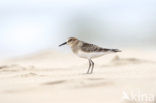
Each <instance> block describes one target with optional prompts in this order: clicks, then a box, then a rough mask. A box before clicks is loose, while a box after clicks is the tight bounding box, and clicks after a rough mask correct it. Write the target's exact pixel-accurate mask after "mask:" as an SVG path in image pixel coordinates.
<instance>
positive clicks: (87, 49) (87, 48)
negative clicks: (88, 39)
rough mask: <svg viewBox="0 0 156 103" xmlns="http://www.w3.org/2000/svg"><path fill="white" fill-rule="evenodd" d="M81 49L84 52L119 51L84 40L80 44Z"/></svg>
mask: <svg viewBox="0 0 156 103" xmlns="http://www.w3.org/2000/svg"><path fill="white" fill-rule="evenodd" d="M81 50H82V51H84V52H121V51H120V50H118V49H107V48H101V47H99V46H97V45H94V44H89V43H85V42H84V43H83V44H82V47H81Z"/></svg>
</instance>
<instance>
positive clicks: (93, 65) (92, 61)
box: [90, 60, 94, 74]
mask: <svg viewBox="0 0 156 103" xmlns="http://www.w3.org/2000/svg"><path fill="white" fill-rule="evenodd" d="M90 61H91V63H92V69H91V72H90V73H91V74H92V73H93V69H94V62H93V61H92V60H90Z"/></svg>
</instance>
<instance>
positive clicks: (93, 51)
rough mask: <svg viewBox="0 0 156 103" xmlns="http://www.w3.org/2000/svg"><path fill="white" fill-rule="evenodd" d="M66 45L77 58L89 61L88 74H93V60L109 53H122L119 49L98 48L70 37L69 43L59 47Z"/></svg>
mask: <svg viewBox="0 0 156 103" xmlns="http://www.w3.org/2000/svg"><path fill="white" fill-rule="evenodd" d="M65 44H67V45H69V46H70V47H71V49H72V51H73V53H74V54H76V55H77V56H79V57H81V58H85V59H88V61H89V68H88V70H87V74H92V73H93V68H94V62H93V61H92V58H96V57H100V56H103V55H105V54H109V53H116V52H121V50H119V49H107V48H102V47H99V46H96V45H94V44H89V43H86V42H84V41H81V40H78V39H77V38H76V37H69V38H68V40H67V42H64V43H62V44H61V45H59V46H63V45H65ZM90 69H91V70H90Z"/></svg>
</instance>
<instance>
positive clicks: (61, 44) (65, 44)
mask: <svg viewBox="0 0 156 103" xmlns="http://www.w3.org/2000/svg"><path fill="white" fill-rule="evenodd" d="M66 44H67V42H64V43H62V44H60V45H59V46H63V45H66Z"/></svg>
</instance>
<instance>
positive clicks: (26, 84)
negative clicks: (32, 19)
mask: <svg viewBox="0 0 156 103" xmlns="http://www.w3.org/2000/svg"><path fill="white" fill-rule="evenodd" d="M122 51H123V52H121V53H115V54H109V55H105V56H102V57H99V58H97V59H93V61H94V63H95V68H94V73H93V74H86V72H87V69H88V61H87V60H85V59H82V58H79V57H77V56H75V55H74V54H72V53H71V52H69V53H63V52H58V51H54V50H43V51H40V52H37V53H34V54H30V55H25V56H21V57H16V58H10V59H7V60H1V62H0V103H156V100H155V95H156V50H142V49H141V50H139V49H124V50H122Z"/></svg>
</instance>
